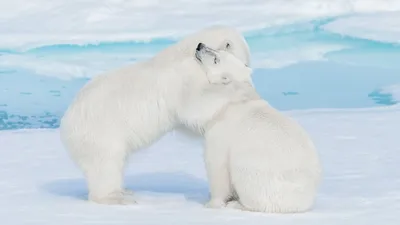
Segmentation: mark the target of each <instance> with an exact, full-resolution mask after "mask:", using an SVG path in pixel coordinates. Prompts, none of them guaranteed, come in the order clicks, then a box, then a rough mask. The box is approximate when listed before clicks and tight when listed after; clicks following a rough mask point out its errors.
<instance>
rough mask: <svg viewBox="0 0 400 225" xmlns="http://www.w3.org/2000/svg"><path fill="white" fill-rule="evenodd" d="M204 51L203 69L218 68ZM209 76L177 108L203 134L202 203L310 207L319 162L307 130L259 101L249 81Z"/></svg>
mask: <svg viewBox="0 0 400 225" xmlns="http://www.w3.org/2000/svg"><path fill="white" fill-rule="evenodd" d="M209 51H210V49H209V48H207V46H205V45H203V46H201V47H200V48H198V49H197V52H196V58H197V59H198V62H199V64H201V65H202V67H203V68H204V70H205V71H214V70H215V71H218V70H217V69H215V64H214V63H213V61H214V57H213V56H212V54H209V53H208V52H209ZM247 72H249V73H250V72H251V71H250V69H249V70H248V71H247ZM209 74H213V76H214V77H213V80H212V82H213V83H212V84H207V85H205V86H204V87H203V89H202V91H199V92H194V93H192V95H188V96H187V98H186V102H185V110H186V111H182V112H181V113H182V114H181V118H185V120H184V121H183V122H184V123H186V124H187V125H188V126H191V127H193V128H195V129H198V130H201V131H202V132H203V134H204V137H205V164H206V170H207V175H208V180H209V185H210V195H211V199H210V201H209V202H208V203H207V204H206V206H208V207H211V208H222V207H233V208H239V209H242V210H248V211H259V212H268V213H295V212H304V211H307V210H309V209H310V208H311V207H312V205H313V203H314V200H315V196H316V192H317V188H318V186H319V182H320V177H321V166H320V162H319V158H318V154H317V152H316V149H315V147H314V144H313V142H312V141H311V140H310V138H309V136H308V135H307V133H306V132H305V131H304V130H303V129H302V128H301V127H300V125H298V124H297V123H296V122H295V121H294V120H292V119H290V118H288V117H286V116H284V115H283V114H281V113H280V112H278V111H277V110H276V109H274V108H273V107H272V106H270V105H269V104H268V103H267V102H266V101H264V100H262V99H261V98H260V96H259V95H258V94H257V93H256V91H255V89H254V88H253V87H252V85H250V84H249V83H248V82H240V81H237V79H235V78H230V77H229V74H224V73H221V72H220V71H218V72H217V73H212V72H209ZM218 75H221V77H220V80H219V81H218V79H217V76H218Z"/></svg>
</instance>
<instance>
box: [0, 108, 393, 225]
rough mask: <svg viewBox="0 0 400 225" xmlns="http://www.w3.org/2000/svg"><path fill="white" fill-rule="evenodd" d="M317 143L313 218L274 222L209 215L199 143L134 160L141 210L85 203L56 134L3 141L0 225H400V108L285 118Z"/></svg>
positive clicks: (172, 139) (155, 149) (169, 145)
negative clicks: (319, 169)
mask: <svg viewBox="0 0 400 225" xmlns="http://www.w3.org/2000/svg"><path fill="white" fill-rule="evenodd" d="M287 114H288V115H290V116H293V118H295V119H296V120H297V121H299V122H300V123H301V124H302V125H303V126H304V127H305V128H306V130H307V131H308V132H309V133H310V134H311V136H312V138H313V139H314V141H315V143H316V145H317V147H318V150H319V152H320V155H321V158H322V162H323V167H324V179H323V183H322V186H321V188H320V191H319V194H318V197H317V202H316V205H315V207H314V209H313V210H312V211H310V212H307V213H304V214H297V215H271V214H269V215H268V214H261V213H251V212H241V211H235V210H212V209H205V208H203V206H202V204H203V203H204V202H205V201H206V200H207V198H208V187H207V180H206V177H205V170H204V165H203V161H202V160H203V158H202V149H201V141H199V140H193V139H189V138H187V137H183V136H180V135H179V134H178V133H172V134H170V135H167V136H165V137H164V138H163V139H161V140H160V141H159V142H157V143H156V144H155V145H153V146H152V147H150V148H149V149H144V150H143V151H141V152H139V153H138V154H135V155H133V156H132V162H131V164H130V167H129V168H128V171H127V174H126V183H127V186H128V187H129V188H130V189H133V190H135V191H136V192H137V193H136V194H137V198H138V205H132V206H106V205H98V204H94V203H89V202H87V201H85V200H86V194H87V189H86V186H85V181H84V179H83V177H82V175H81V173H80V172H79V171H78V170H77V169H76V167H75V165H74V164H73V163H72V162H71V161H70V159H69V158H68V156H67V154H66V152H65V151H64V149H63V147H62V146H61V143H60V141H59V136H58V131H57V130H16V131H2V132H0V146H1V152H2V157H1V159H0V193H1V194H0V216H1V222H2V224H7V225H15V224H41V225H47V224H48V225H52V224H57V225H63V224H65V225H70V224H74V225H78V224H137V225H145V224H151V225H153V224H154V225H155V224H157V225H158V224H176V225H181V224H182V225H187V224H210V225H213V224H215V225H223V224H229V225H234V224H240V225H241V224H249V225H250V224H257V225H258V224H274V225H281V224H296V225H302V224H304V225H313V224H315V225H320V224H324V225H338V224H340V225H355V224H362V225H376V224H385V225H398V224H399V222H400V219H399V217H398V212H400V170H399V168H398V166H399V163H400V154H399V140H398V135H397V134H398V128H399V127H400V108H399V107H397V106H396V107H393V106H392V107H387V108H376V109H362V110H317V111H297V112H288V113H287Z"/></svg>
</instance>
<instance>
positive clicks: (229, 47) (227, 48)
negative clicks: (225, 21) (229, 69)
mask: <svg viewBox="0 0 400 225" xmlns="http://www.w3.org/2000/svg"><path fill="white" fill-rule="evenodd" d="M232 49H233V44H232V42H231V41H230V40H225V41H223V42H222V44H221V45H220V46H219V48H218V50H223V51H228V52H230V51H232Z"/></svg>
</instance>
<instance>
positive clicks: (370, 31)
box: [323, 11, 400, 44]
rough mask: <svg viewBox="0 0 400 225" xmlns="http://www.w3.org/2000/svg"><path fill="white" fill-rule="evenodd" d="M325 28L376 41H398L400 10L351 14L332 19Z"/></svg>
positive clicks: (399, 41)
mask: <svg viewBox="0 0 400 225" xmlns="http://www.w3.org/2000/svg"><path fill="white" fill-rule="evenodd" d="M323 28H324V29H325V30H327V31H330V32H334V33H338V34H341V35H346V36H350V37H355V38H361V39H368V40H373V41H378V42H389V43H397V44H399V43H400V12H399V11H397V12H391V13H387V12H386V13H373V14H367V15H353V16H349V17H345V18H340V19H337V20H334V21H333V22H331V23H328V24H326V25H325V26H324V27H323Z"/></svg>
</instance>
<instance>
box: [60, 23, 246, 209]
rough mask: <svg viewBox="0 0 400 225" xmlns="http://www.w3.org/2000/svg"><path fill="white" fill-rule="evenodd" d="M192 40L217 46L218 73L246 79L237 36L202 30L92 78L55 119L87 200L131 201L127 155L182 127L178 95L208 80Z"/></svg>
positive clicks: (242, 42)
mask: <svg viewBox="0 0 400 225" xmlns="http://www.w3.org/2000/svg"><path fill="white" fill-rule="evenodd" d="M198 39H203V40H205V41H207V43H210V44H211V45H212V46H215V48H216V49H218V51H216V53H215V56H216V57H217V58H218V63H217V65H218V66H219V67H220V68H224V69H223V71H228V70H230V71H231V72H232V73H235V75H234V76H236V75H237V76H242V75H244V76H246V77H242V78H243V79H245V80H249V79H251V77H250V76H247V74H246V73H243V72H241V68H242V67H244V68H245V66H243V64H248V63H249V62H248V60H249V52H248V48H247V44H246V42H245V40H244V38H243V37H242V36H241V34H240V33H239V32H237V31H235V30H234V29H232V28H229V27H225V28H222V27H219V28H209V29H205V30H202V31H199V32H197V33H196V34H193V35H191V36H188V37H187V38H185V39H183V40H182V41H180V42H178V43H177V44H176V45H173V46H170V47H168V48H167V49H165V50H164V51H162V52H160V53H159V54H157V55H156V56H154V57H153V58H151V59H149V60H146V61H142V62H138V63H135V64H133V65H130V66H126V67H124V68H121V69H118V70H115V71H110V72H108V73H105V74H102V75H99V76H97V77H95V78H93V79H92V80H90V81H89V82H88V83H87V84H86V85H85V86H84V87H83V88H82V89H81V90H80V91H79V93H78V94H77V96H76V97H75V99H74V100H73V102H72V103H71V105H70V106H69V107H68V109H67V111H66V112H65V114H64V116H63V118H62V120H61V124H60V136H61V140H62V142H63V144H64V146H65V148H66V149H67V151H68V153H69V155H70V156H71V158H72V160H73V161H74V162H75V163H76V164H77V165H78V166H79V168H80V169H81V170H82V171H83V173H84V175H85V177H86V181H87V186H88V189H89V196H88V198H89V200H90V201H93V202H96V203H101V204H132V203H135V202H136V200H135V198H134V196H133V195H132V192H131V191H128V190H126V189H125V188H124V185H123V183H124V182H123V180H124V179H123V175H124V169H125V166H126V162H127V159H128V157H129V155H130V154H131V153H133V152H135V151H137V150H139V149H141V148H144V147H147V146H149V145H151V144H152V143H154V142H155V141H156V140H157V139H159V138H160V137H162V136H163V135H164V134H166V133H167V132H169V131H171V130H172V129H174V128H176V127H177V126H179V125H181V124H180V122H179V121H180V118H179V114H178V112H177V110H178V108H179V107H181V106H182V98H183V97H184V96H185V95H186V92H187V91H188V90H197V89H198V87H201V86H203V85H204V84H206V83H209V81H208V80H207V78H206V77H207V76H206V74H205V71H204V68H203V67H202V66H201V65H200V64H199V63H198V62H197V60H196V58H195V52H196V47H197V45H198V43H199V41H198ZM242 60H244V61H242ZM231 75H233V74H231Z"/></svg>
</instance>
